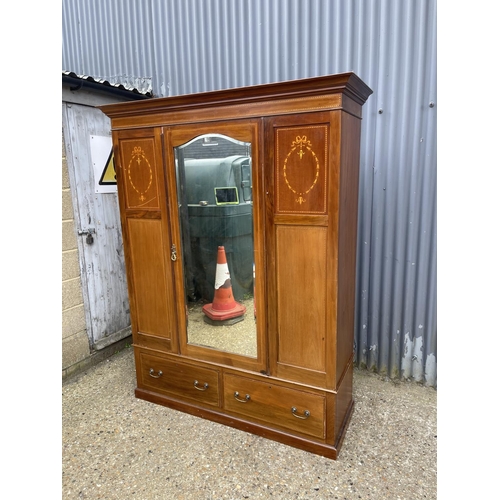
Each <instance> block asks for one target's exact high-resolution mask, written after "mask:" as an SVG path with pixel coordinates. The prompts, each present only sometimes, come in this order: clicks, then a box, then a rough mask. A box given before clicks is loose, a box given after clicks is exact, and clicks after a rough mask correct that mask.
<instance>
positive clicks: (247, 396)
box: [234, 391, 250, 403]
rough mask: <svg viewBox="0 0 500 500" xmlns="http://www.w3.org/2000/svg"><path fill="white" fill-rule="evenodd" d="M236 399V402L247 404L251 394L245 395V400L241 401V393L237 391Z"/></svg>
mask: <svg viewBox="0 0 500 500" xmlns="http://www.w3.org/2000/svg"><path fill="white" fill-rule="evenodd" d="M234 399H236V401H239V402H240V403H246V402H248V401H250V394H245V399H240V393H239V392H238V391H236V392H235V393H234Z"/></svg>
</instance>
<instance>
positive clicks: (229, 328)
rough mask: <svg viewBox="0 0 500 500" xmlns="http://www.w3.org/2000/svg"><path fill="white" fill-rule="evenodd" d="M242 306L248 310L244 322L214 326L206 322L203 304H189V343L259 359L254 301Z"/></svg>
mask: <svg viewBox="0 0 500 500" xmlns="http://www.w3.org/2000/svg"><path fill="white" fill-rule="evenodd" d="M239 303H240V304H242V305H244V306H245V307H246V308H247V310H246V312H245V314H244V316H243V321H238V322H237V323H235V324H234V325H223V326H212V325H209V324H208V323H206V322H205V320H204V316H205V315H204V314H203V312H202V310H201V308H202V306H203V303H201V302H197V303H195V304H193V303H191V304H189V308H188V310H189V323H188V341H189V343H190V344H197V345H201V346H207V347H213V348H214V349H218V350H220V351H225V352H232V353H236V354H241V355H242V356H250V357H253V358H255V357H257V332H256V325H255V319H254V315H253V299H246V300H243V301H241V302H239Z"/></svg>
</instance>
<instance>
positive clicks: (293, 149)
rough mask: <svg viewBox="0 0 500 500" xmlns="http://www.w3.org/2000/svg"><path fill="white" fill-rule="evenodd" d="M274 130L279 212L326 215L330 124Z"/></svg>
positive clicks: (277, 210)
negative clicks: (328, 125)
mask: <svg viewBox="0 0 500 500" xmlns="http://www.w3.org/2000/svg"><path fill="white" fill-rule="evenodd" d="M275 133H276V136H275V144H276V213H301V214H326V211H327V209H326V182H327V170H326V165H327V160H328V149H327V147H328V127H327V125H311V126H303V125H302V126H300V127H283V128H281V127H280V128H277V129H276V131H275Z"/></svg>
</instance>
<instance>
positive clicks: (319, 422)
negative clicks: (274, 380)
mask: <svg viewBox="0 0 500 500" xmlns="http://www.w3.org/2000/svg"><path fill="white" fill-rule="evenodd" d="M325 404H326V398H325V397H324V396H321V395H318V394H312V393H310V392H305V391H300V390H296V389H288V388H286V387H281V386H278V385H275V384H271V383H267V382H260V381H257V380H253V379H247V378H244V377H239V376H236V375H228V374H226V375H225V376H224V408H225V409H226V410H227V411H231V412H234V413H239V414H241V415H245V416H247V417H251V418H252V419H253V420H261V421H263V422H266V423H268V424H272V425H273V426H277V427H283V428H284V429H290V430H293V431H296V432H300V433H303V434H307V435H310V436H314V437H317V438H321V439H324V438H325Z"/></svg>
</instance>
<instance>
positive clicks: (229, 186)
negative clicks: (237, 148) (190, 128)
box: [184, 155, 253, 302]
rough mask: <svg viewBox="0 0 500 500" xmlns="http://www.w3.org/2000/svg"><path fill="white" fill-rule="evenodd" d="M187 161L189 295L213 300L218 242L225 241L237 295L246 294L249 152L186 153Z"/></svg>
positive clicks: (249, 285)
mask: <svg viewBox="0 0 500 500" xmlns="http://www.w3.org/2000/svg"><path fill="white" fill-rule="evenodd" d="M184 166H185V170H184V175H185V184H184V187H185V189H184V195H185V201H186V202H187V208H188V217H189V241H190V254H191V255H190V256H189V251H188V252H184V254H185V257H187V259H186V262H185V266H186V268H187V269H186V279H187V281H188V283H186V285H187V289H188V290H190V295H191V297H190V298H191V299H200V298H201V299H203V300H206V301H207V302H212V301H213V295H214V284H215V271H216V266H217V248H218V247H219V246H224V248H225V251H226V257H227V263H228V267H229V273H230V274H231V284H232V288H233V295H234V297H235V299H236V300H242V299H243V298H244V296H245V294H252V292H253V228H252V182H251V179H252V170H251V161H250V158H249V157H248V156H241V155H234V156H228V157H227V158H211V159H201V160H189V159H186V160H185V161H184ZM186 237H187V235H186ZM185 244H186V243H185V242H184V245H185ZM189 281H191V283H189Z"/></svg>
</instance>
